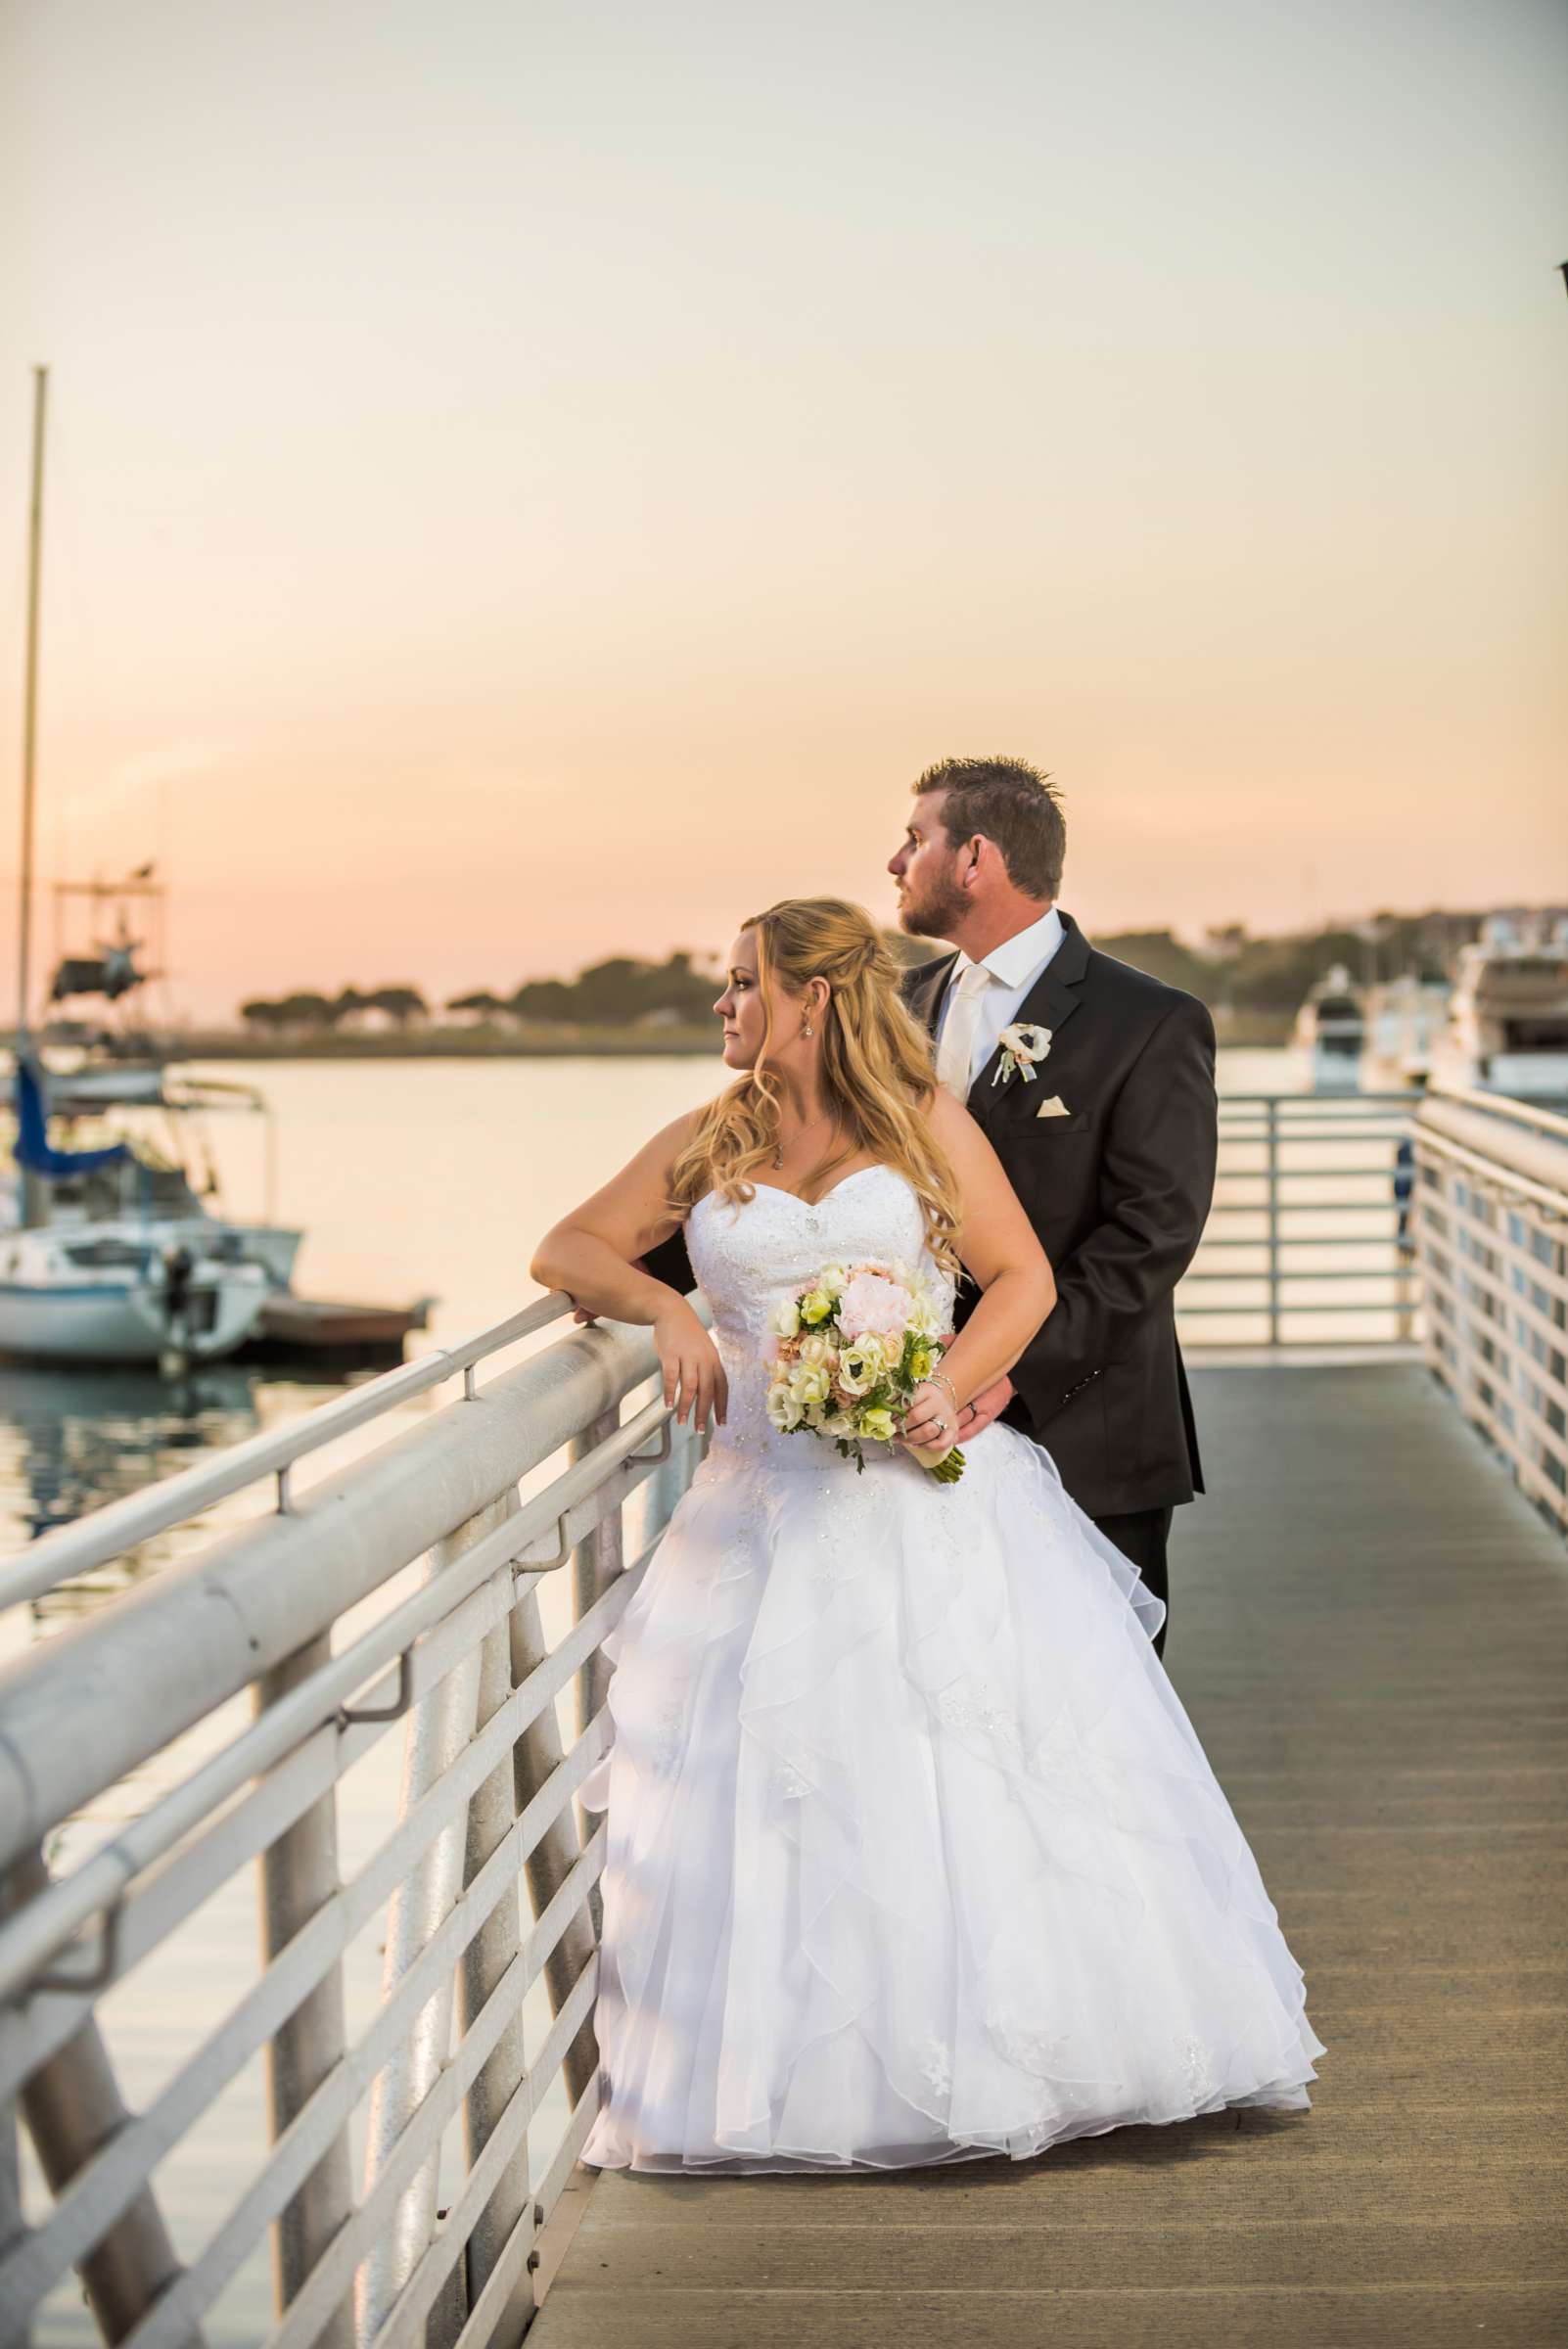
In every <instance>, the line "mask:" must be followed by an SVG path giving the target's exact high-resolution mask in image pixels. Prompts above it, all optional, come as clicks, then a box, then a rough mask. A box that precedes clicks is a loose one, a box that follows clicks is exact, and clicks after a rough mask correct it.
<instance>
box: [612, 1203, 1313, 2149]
mask: <svg viewBox="0 0 1568 2349" xmlns="http://www.w3.org/2000/svg"><path fill="white" fill-rule="evenodd" d="M687 1245H688V1247H689V1250H690V1254H691V1260H692V1264H693V1267H694V1268H695V1270H696V1273H697V1276H698V1279H699V1281H700V1283H701V1285H702V1288H703V1291H704V1294H705V1295H706V1296H707V1298H708V1300H709V1302H710V1304H711V1306H712V1308H713V1313H714V1325H715V1338H716V1340H717V1344H718V1349H719V1353H720V1355H721V1357H722V1359H723V1362H724V1367H725V1370H726V1372H727V1374H728V1379H729V1410H728V1423H727V1425H726V1426H725V1427H723V1428H722V1429H719V1430H718V1431H717V1432H716V1433H715V1437H714V1440H713V1443H712V1445H711V1447H710V1450H709V1453H708V1456H707V1458H706V1459H705V1460H704V1462H703V1464H702V1466H701V1467H700V1468H699V1470H698V1472H697V1475H696V1477H695V1479H694V1481H693V1484H692V1487H691V1490H690V1491H689V1493H687V1494H686V1496H685V1497H684V1498H683V1499H682V1500H681V1502H680V1505H679V1507H678V1508H677V1509H676V1511H675V1513H674V1516H673V1517H672V1519H671V1521H670V1525H669V1531H668V1533H667V1534H666V1537H665V1540H664V1542H663V1543H662V1544H661V1546H660V1548H659V1549H658V1551H657V1552H656V1554H655V1556H654V1557H653V1559H652V1561H651V1562H650V1564H649V1567H648V1569H647V1573H646V1578H645V1580H644V1582H643V1584H642V1586H641V1588H640V1589H638V1590H637V1591H636V1593H635V1594H634V1596H633V1598H632V1600H631V1603H630V1605H629V1606H628V1608H627V1610H626V1613H625V1616H624V1617H623V1622H622V1624H621V1627H620V1628H619V1630H618V1632H617V1633H616V1634H615V1635H613V1636H612V1638H611V1639H610V1641H609V1642H607V1646H608V1650H609V1653H610V1655H611V1656H612V1658H613V1660H614V1661H615V1664H616V1671H615V1675H614V1678H613V1681H612V1682H611V1688H610V1707H611V1713H612V1718H613V1722H614V1742H613V1744H612V1746H611V1749H610V1751H609V1753H608V1754H607V1755H606V1756H605V1757H604V1758H603V1759H602V1760H601V1762H600V1763H599V1764H598V1765H597V1767H596V1768H595V1770H594V1772H593V1773H592V1774H591V1776H590V1778H589V1779H588V1780H587V1782H586V1783H585V1785H584V1787H583V1792H582V1799H583V1801H584V1803H585V1804H587V1805H588V1806H589V1807H590V1808H591V1809H602V1808H604V1807H605V1806H606V1805H608V1811H609V1851H608V1858H607V1864H606V1869H605V1875H604V1940H603V1952H602V1958H601V1969H602V1970H601V1975H600V1991H599V2001H598V2007H597V2030H598V2039H599V2047H600V2050H601V2054H602V2057H603V2068H604V2073H605V2079H604V2083H603V2090H602V2102H601V2105H600V2109H599V2112H598V2114H597V2116H596V2118H595V2121H594V2123H593V2127H592V2132H591V2134H590V2136H589V2138H588V2141H587V2143H586V2145H585V2146H584V2149H583V2159H584V2160H585V2161H587V2162H589V2163H593V2164H596V2165H598V2166H599V2167H602V2168H625V2167H629V2168H632V2169H639V2170H671V2169H693V2170H696V2169H704V2170H707V2169H725V2170H748V2171H750V2170H800V2169H813V2170H838V2169H849V2168H852V2167H876V2168H886V2167H894V2166H902V2165H905V2164H912V2163H924V2162H941V2161H951V2160H959V2159H964V2158H966V2157H971V2156H977V2155H984V2154H995V2153H1006V2154H1010V2155H1012V2156H1014V2157H1015V2158H1023V2157H1024V2156H1026V2155H1030V2154H1034V2153H1038V2152H1039V2151H1040V2150H1041V2149H1042V2148H1043V2147H1045V2146H1047V2145H1051V2144H1055V2143H1057V2142H1060V2141H1061V2140H1063V2139H1065V2138H1072V2137H1083V2136H1085V2135H1092V2134H1095V2133H1097V2132H1100V2131H1103V2130H1107V2129H1114V2128H1118V2127H1120V2126H1122V2125H1123V2124H1125V2123H1128V2122H1160V2121H1179V2120H1184V2119H1187V2118H1188V2117H1190V2116H1191V2115H1192V2114H1194V2113H1200V2112H1214V2111H1217V2110H1219V2109H1220V2108H1221V2107H1222V2106H1224V2105H1229V2104H1263V2105H1274V2106H1279V2107H1285V2108H1300V2107H1303V2106H1305V2105H1306V2104H1307V2102H1308V2098H1307V2096H1306V2093H1305V2086H1306V2083H1307V2082H1308V2081H1311V2080H1314V2079H1315V2077H1316V2074H1315V2073H1314V2069H1313V2059H1314V2056H1317V2055H1320V2054H1321V2053H1322V2052H1323V2047H1322V2043H1321V2042H1320V2041H1319V2040H1318V2039H1317V2038H1316V2036H1315V2034H1314V2031H1313V2029H1312V2026H1311V2024H1310V2023H1309V2022H1308V2020H1307V2016H1306V2012H1305V2004H1304V1996H1303V1982H1302V1973H1301V1969H1300V1967H1299V1966H1298V1965H1297V1964H1296V1962H1295V1960H1294V1959H1293V1958H1292V1957H1291V1954H1290V1952H1289V1950H1288V1949H1287V1948H1286V1946H1285V1942H1284V1939H1283V1937H1282V1935H1281V1933H1280V1930H1279V1926H1278V1922H1277V1917H1276V1912H1275V1911H1274V1909H1273V1908H1272V1906H1271V1905H1270V1903H1269V1899H1268V1893H1267V1892H1266V1891H1265V1889H1264V1885H1263V1882H1262V1879H1261V1877H1260V1875H1259V1872H1258V1868H1257V1865H1256V1863H1255V1862H1254V1860H1253V1857H1252V1854H1251V1852H1250V1851H1249V1849H1248V1847H1247V1844H1246V1842H1245V1840H1244V1839H1243V1837H1242V1834H1241V1830H1240V1828H1239V1827H1238V1826H1237V1824H1236V1821H1235V1819H1234V1817H1233V1816H1232V1814H1231V1811H1230V1808H1229V1805H1228V1804H1227V1803H1226V1801H1225V1798H1224V1796H1223V1794H1222V1792H1221V1790H1220V1787H1219V1784H1218V1783H1217V1781H1216V1779H1215V1776H1214V1773H1213V1772H1212V1771H1211V1770H1210V1768H1209V1765H1208V1762H1207V1761H1206V1760H1205V1758H1204V1754H1203V1750H1202V1748H1201V1746H1200V1745H1199V1743H1198V1740H1197V1737H1196V1735H1195V1734H1194V1732H1193V1729H1192V1727H1191V1725H1190V1723H1189V1722H1188V1720H1187V1717H1186V1715H1185V1713H1184V1712H1183V1710H1182V1708H1181V1705H1180V1703H1179V1701H1178V1699H1177V1697H1176V1693H1175V1691H1174V1689H1173V1688H1172V1685H1171V1682H1170V1681H1169V1680H1168V1679H1167V1678H1166V1675H1165V1671H1164V1669H1163V1667H1162V1665H1161V1664H1160V1661H1159V1659H1158V1658H1157V1657H1156V1655H1155V1653H1154V1650H1153V1647H1152V1646H1151V1644H1150V1641H1151V1637H1152V1635H1153V1634H1154V1632H1155V1631H1157V1630H1158V1628H1159V1625H1160V1622H1161V1620H1162V1617H1163V1608H1162V1606H1161V1602H1160V1601H1159V1600H1158V1599H1157V1598H1156V1597H1155V1596H1154V1595H1153V1593H1152V1592H1150V1591H1149V1590H1148V1589H1146V1588H1145V1587H1144V1585H1143V1584H1142V1582H1141V1581H1140V1580H1139V1578H1138V1576H1137V1574H1136V1572H1135V1570H1134V1569H1133V1568H1132V1567H1131V1566H1130V1564H1129V1563H1128V1562H1127V1560H1126V1559H1125V1558H1124V1557H1123V1556H1122V1554H1121V1552H1120V1551H1119V1550H1117V1549H1115V1548H1113V1547H1112V1545H1111V1544H1110V1543H1108V1542H1107V1541H1106V1540H1105V1539H1104V1538H1103V1536H1101V1535H1100V1534H1099V1533H1097V1532H1096V1530H1095V1528H1094V1527H1093V1526H1092V1525H1091V1524H1090V1522H1089V1520H1088V1519H1087V1518H1086V1517H1084V1515H1083V1514H1082V1512H1081V1511H1080V1510H1079V1509H1078V1508H1077V1506H1076V1505H1075V1504H1074V1503H1073V1502H1072V1501H1071V1500H1069V1499H1068V1497H1067V1496H1066V1494H1065V1493H1064V1491H1063V1489H1062V1485H1061V1482H1060V1479H1059V1478H1058V1476H1057V1474H1056V1471H1055V1469H1054V1468H1053V1466H1052V1464H1051V1462H1050V1460H1049V1458H1048V1457H1047V1456H1046V1454H1045V1453H1044V1452H1043V1451H1039V1450H1038V1448H1037V1447H1036V1446H1035V1445H1033V1444H1031V1443H1030V1442H1029V1441H1028V1439H1027V1438H1026V1437H1024V1436H1021V1435H1019V1434H1017V1433H1015V1432H1014V1431H1013V1430H1012V1429H1010V1428H1006V1427H1002V1426H999V1425H997V1426H992V1427H991V1428H989V1429H987V1430H986V1431H985V1432H984V1433H983V1434H982V1435H980V1436H979V1437H977V1438H976V1439H975V1440H974V1441H973V1442H972V1443H971V1444H970V1445H968V1446H967V1447H966V1455H967V1459H968V1468H967V1471H966V1473H965V1475H964V1477H963V1480H962V1482H961V1483H959V1484H957V1485H952V1486H943V1485H939V1484H937V1483H935V1482H934V1481H933V1480H932V1479H931V1478H930V1477H929V1476H928V1475H927V1473H926V1471H925V1470H924V1469H922V1468H921V1467H920V1466H919V1465H918V1463H917V1462H915V1461H913V1460H911V1459H910V1458H909V1457H908V1455H907V1454H906V1453H899V1452H894V1451H888V1452H886V1453H884V1454H882V1455H881V1456H878V1457H875V1458H873V1457H872V1456H871V1453H870V1452H868V1457H867V1465H866V1468H865V1471H864V1473H863V1474H856V1471H855V1468H854V1464H853V1461H848V1460H844V1459H841V1458H840V1456H839V1455H838V1453H837V1452H836V1451H834V1450H833V1447H832V1445H831V1444H829V1443H826V1442H824V1441H822V1440H821V1439H819V1438H813V1437H810V1436H807V1435H791V1436H782V1435H777V1434H775V1433H774V1431H773V1430H772V1428H771V1427H770V1426H769V1425H768V1422H767V1419H766V1417H765V1414H764V1411H763V1395H764V1391H765V1387H766V1368H765V1363H766V1359H767V1356H768V1354H769V1352H770V1338H769V1334H768V1324H769V1319H770V1316H771V1314H772V1312H773V1309H774V1308H775V1306H777V1305H778V1304H779V1303H780V1301H781V1300H783V1299H784V1298H786V1297H789V1296H792V1295H794V1294H796V1293H797V1292H798V1291H800V1290H801V1289H803V1288H805V1287H807V1286H808V1285H809V1282H810V1278H811V1276H812V1275H813V1274H814V1273H816V1272H817V1271H818V1270H819V1269H820V1268H821V1267H823V1266H824V1265H827V1264H832V1263H838V1264H845V1265H853V1264H855V1263H861V1262H866V1261H872V1260H879V1261H883V1262H886V1261H889V1260H893V1259H901V1260H902V1261H903V1262H904V1263H906V1264H914V1263H916V1262H919V1263H921V1265H922V1268H923V1269H924V1270H925V1272H926V1273H927V1275H928V1277H930V1278H932V1279H933V1280H935V1281H938V1282H942V1281H943V1276H942V1275H941V1274H940V1273H939V1272H938V1271H937V1267H935V1265H934V1264H933V1263H932V1261H931V1258H930V1256H929V1254H928V1253H927V1252H926V1251H925V1248H924V1242H923V1233H922V1221H921V1214H920V1209H919V1206H918V1203H917V1201H916V1198H915V1195H914V1193H913V1191H912V1190H911V1189H910V1187H909V1185H908V1184H907V1182H906V1181H905V1180H904V1178H903V1177H902V1176H901V1175H900V1174H896V1173H895V1172H894V1171H893V1170H892V1169H891V1168H888V1167H882V1166H875V1167H867V1168H863V1169H861V1170H860V1171H859V1172H858V1173H857V1174H851V1175H849V1176H847V1177H846V1178H845V1179H844V1180H842V1181H841V1182H840V1183H839V1185H838V1187H837V1188H836V1189H835V1190H832V1191H830V1192H829V1193H828V1195H827V1197H826V1198H825V1199H823V1200H821V1201H820V1202H819V1203H818V1204H817V1205H816V1206H814V1207H812V1206H808V1205H807V1203H806V1202H805V1201H803V1200H801V1199H798V1198H796V1197H795V1196H794V1194H793V1193H790V1192H787V1191H782V1190H775V1189H770V1188H760V1189H759V1190H758V1191H757V1194H756V1196H755V1198H754V1199H753V1200H752V1201H751V1202H749V1203H748V1204H746V1205H743V1206H739V1207H735V1206H730V1205H728V1204H726V1203H725V1202H723V1201H722V1200H720V1199H718V1198H717V1197H716V1196H710V1197H709V1198H706V1199H704V1200H702V1201H700V1202H699V1204H698V1206H697V1207H696V1209H695V1210H694V1211H693V1213H692V1215H691V1217H690V1220H689V1223H688V1227H687ZM943 1286H944V1289H945V1294H946V1295H947V1296H948V1297H949V1298H950V1295H951V1287H950V1283H945V1282H943ZM878 1450H879V1448H876V1447H872V1448H871V1451H872V1452H875V1451H878Z"/></svg>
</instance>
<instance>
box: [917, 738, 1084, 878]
mask: <svg viewBox="0 0 1568 2349" xmlns="http://www.w3.org/2000/svg"><path fill="white" fill-rule="evenodd" d="M914 789H915V797H916V799H921V798H923V797H924V796H925V794H926V793H927V792H928V791H945V793H946V795H947V797H946V799H945V802H944V803H943V809H942V826H943V830H944V831H945V833H946V835H947V843H948V846H949V847H950V848H954V849H957V848H961V847H962V846H963V844H964V842H965V841H966V840H973V839H974V837H975V835H976V833H977V832H979V833H983V834H984V835H985V837H986V839H987V840H993V841H994V842H995V844H996V846H997V848H998V849H999V850H1000V852H1001V860H1002V862H1003V864H1004V865H1005V866H1006V867H1007V878H1008V880H1009V881H1010V882H1011V883H1012V885H1013V887H1014V888H1015V889H1021V890H1022V891H1023V893H1024V895H1025V897H1026V898H1051V899H1053V900H1054V898H1056V896H1057V894H1058V892H1059V891H1060V889H1061V886H1062V864H1063V860H1064V859H1065V857H1066V854H1067V824H1066V821H1065V819H1064V817H1063V814H1062V801H1061V794H1060V793H1059V792H1058V790H1057V789H1056V786H1055V785H1054V783H1052V781H1051V779H1050V777H1049V776H1048V775H1042V774H1041V773H1040V771H1039V769H1038V766H1031V765H1030V763H1029V761H1028V760H1026V759H939V760H938V761H937V763H936V765H935V766H928V767H927V768H926V771H925V773H924V774H923V775H922V776H921V777H920V778H919V780H918V781H917V783H916V784H915V787H914Z"/></svg>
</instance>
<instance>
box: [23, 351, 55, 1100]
mask: <svg viewBox="0 0 1568 2349" xmlns="http://www.w3.org/2000/svg"><path fill="white" fill-rule="evenodd" d="M48 401H49V370H48V368H47V367H35V368H34V369H33V371H32V501H31V507H30V511H29V515H28V524H27V652H26V664H27V666H26V674H25V678H24V681H23V703H22V903H21V907H20V909H19V912H20V918H19V920H18V924H17V933H18V946H17V1050H18V1053H19V1054H20V1053H21V1052H22V1051H23V1048H24V1046H25V1044H26V1041H27V992H28V987H29V984H30V981H31V962H32V844H33V807H34V801H35V784H36V772H37V759H38V590H39V583H40V580H41V578H42V576H43V475H44V422H45V417H46V414H47V410H48Z"/></svg>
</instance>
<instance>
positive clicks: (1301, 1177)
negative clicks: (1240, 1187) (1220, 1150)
mask: <svg viewBox="0 0 1568 2349" xmlns="http://www.w3.org/2000/svg"><path fill="white" fill-rule="evenodd" d="M1397 1172H1398V1170H1397V1168H1396V1167H1395V1164H1394V1161H1393V1160H1392V1159H1385V1160H1384V1161H1383V1163H1382V1164H1381V1165H1380V1166H1358V1167H1226V1166H1222V1167H1221V1168H1220V1170H1219V1172H1218V1174H1216V1176H1215V1180H1216V1181H1217V1182H1265V1183H1268V1185H1269V1186H1270V1188H1277V1187H1278V1186H1279V1185H1280V1184H1282V1183H1286V1182H1345V1181H1353V1182H1371V1181H1373V1180H1376V1181H1378V1182H1387V1181H1388V1180H1389V1178H1390V1176H1391V1175H1393V1174H1396V1173H1397ZM1364 1204H1365V1203H1364V1202H1363V1201H1357V1200H1354V1199H1347V1200H1346V1201H1345V1202H1344V1206H1345V1208H1346V1209H1347V1210H1348V1209H1350V1208H1352V1207H1355V1206H1358V1205H1364Z"/></svg>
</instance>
